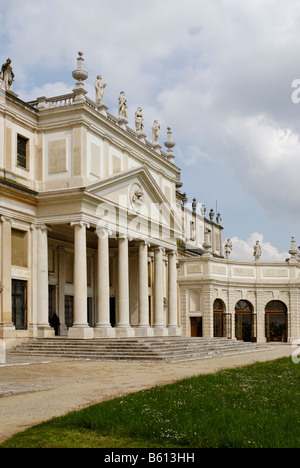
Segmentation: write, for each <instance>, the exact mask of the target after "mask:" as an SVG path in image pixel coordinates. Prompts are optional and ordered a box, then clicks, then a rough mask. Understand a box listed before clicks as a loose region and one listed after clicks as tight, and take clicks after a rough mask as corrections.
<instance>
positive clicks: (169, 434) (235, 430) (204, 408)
mask: <svg viewBox="0 0 300 468" xmlns="http://www.w3.org/2000/svg"><path fill="white" fill-rule="evenodd" d="M0 447H1V448H10V447H12V448H22V447H24V448H25V447H26V448H38V447H42V448H48V447H49V448H63V447H64V448H73V447H78V448H79V447H88V448H100V447H102V448H176V447H179V448H201V447H228V448H229V447H232V448H237V447H247V448H248V447H251V448H256V447H263V448H269V447H273V448H281V447H286V448H300V364H298V365H297V364H294V363H293V362H292V360H291V359H290V358H284V359H279V360H277V361H272V362H267V363H257V364H254V365H252V366H249V367H241V368H238V369H233V370H226V371H221V372H219V373H217V374H213V375H204V376H200V377H195V378H191V379H185V380H183V381H180V382H178V383H176V384H172V385H167V386H164V387H156V388H154V389H152V390H147V391H143V392H139V393H136V394H133V395H129V396H127V397H124V398H118V399H115V400H111V401H108V402H104V403H101V404H99V405H95V406H91V407H90V408H87V409H85V410H82V411H78V412H74V413H70V414H68V415H67V416H64V417H61V418H54V419H53V420H51V421H48V422H46V423H44V424H42V425H39V426H36V427H34V428H31V429H29V430H27V431H25V432H23V433H21V434H18V435H16V436H14V437H13V438H11V439H10V440H8V441H6V442H5V443H4V444H2V445H1V446H0Z"/></svg>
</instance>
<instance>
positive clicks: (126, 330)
mask: <svg viewBox="0 0 300 468" xmlns="http://www.w3.org/2000/svg"><path fill="white" fill-rule="evenodd" d="M115 331H116V338H132V337H134V336H135V332H134V328H131V327H116V328H115Z"/></svg>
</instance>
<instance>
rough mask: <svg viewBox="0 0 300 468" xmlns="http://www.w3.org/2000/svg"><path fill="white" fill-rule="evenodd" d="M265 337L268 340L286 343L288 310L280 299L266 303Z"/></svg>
mask: <svg viewBox="0 0 300 468" xmlns="http://www.w3.org/2000/svg"><path fill="white" fill-rule="evenodd" d="M265 313H266V315H265V317H266V338H267V341H268V342H271V341H272V342H281V343H286V342H287V338H288V310H287V306H286V305H285V304H284V303H283V302H281V301H271V302H269V303H268V304H267V305H266V309H265Z"/></svg>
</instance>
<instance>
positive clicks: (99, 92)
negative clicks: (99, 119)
mask: <svg viewBox="0 0 300 468" xmlns="http://www.w3.org/2000/svg"><path fill="white" fill-rule="evenodd" d="M106 86H107V85H106V84H104V83H102V77H101V76H100V75H98V76H97V80H96V82H95V90H96V104H97V106H98V107H101V106H102V105H103V98H104V89H105V88H106Z"/></svg>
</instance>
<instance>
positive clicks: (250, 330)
mask: <svg viewBox="0 0 300 468" xmlns="http://www.w3.org/2000/svg"><path fill="white" fill-rule="evenodd" d="M256 336H257V334H256V315H254V314H253V306H252V304H251V303H250V302H249V301H244V300H241V301H239V302H238V303H237V304H236V306H235V337H236V339H237V340H241V341H256Z"/></svg>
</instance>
